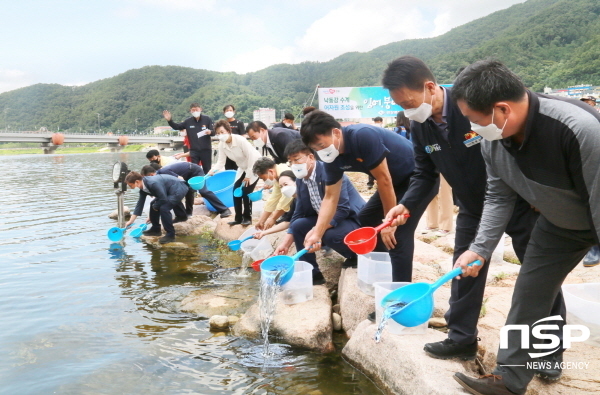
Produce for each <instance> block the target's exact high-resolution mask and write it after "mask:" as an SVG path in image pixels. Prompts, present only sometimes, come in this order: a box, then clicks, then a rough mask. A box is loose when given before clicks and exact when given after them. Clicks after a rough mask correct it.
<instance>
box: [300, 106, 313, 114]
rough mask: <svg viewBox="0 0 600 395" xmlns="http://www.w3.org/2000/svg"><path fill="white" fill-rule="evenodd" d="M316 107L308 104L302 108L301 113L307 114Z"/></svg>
mask: <svg viewBox="0 0 600 395" xmlns="http://www.w3.org/2000/svg"><path fill="white" fill-rule="evenodd" d="M315 110H316V107H313V106H308V107H304V109H303V110H302V115H304V116H306V114H308V113H309V112H311V111H315Z"/></svg>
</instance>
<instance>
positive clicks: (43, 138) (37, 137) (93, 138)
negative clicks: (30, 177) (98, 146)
mask: <svg viewBox="0 0 600 395" xmlns="http://www.w3.org/2000/svg"><path fill="white" fill-rule="evenodd" d="M61 134H62V133H61ZM53 135H54V133H51V132H46V133H27V132H23V133H19V132H0V142H4V143H40V147H41V148H42V149H43V150H44V153H45V154H51V153H53V152H54V151H56V149H57V148H58V147H60V145H54V144H53V142H52V136H53ZM62 135H63V136H64V143H66V144H68V143H106V145H107V147H109V148H110V150H111V151H112V152H116V151H120V150H121V148H122V145H121V144H120V141H119V138H120V137H121V135H109V134H93V133H87V134H77V133H64V134H62ZM124 136H125V137H127V144H148V143H150V144H154V145H156V146H157V147H158V148H159V149H161V148H173V149H179V148H181V147H182V146H183V137H181V136H168V135H167V136H165V135H162V136H161V135H159V136H156V135H143V134H134V135H124Z"/></svg>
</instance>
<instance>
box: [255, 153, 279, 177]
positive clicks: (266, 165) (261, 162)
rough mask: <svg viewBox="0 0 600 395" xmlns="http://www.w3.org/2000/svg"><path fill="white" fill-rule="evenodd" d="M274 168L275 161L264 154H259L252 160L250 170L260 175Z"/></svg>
mask: <svg viewBox="0 0 600 395" xmlns="http://www.w3.org/2000/svg"><path fill="white" fill-rule="evenodd" d="M274 168H275V161H274V160H273V159H271V158H267V157H266V156H261V157H260V158H258V159H257V160H256V162H254V166H252V172H253V173H254V174H256V175H257V176H262V175H263V174H266V173H267V171H268V170H269V169H274Z"/></svg>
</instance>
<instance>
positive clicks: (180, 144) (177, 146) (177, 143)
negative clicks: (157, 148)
mask: <svg viewBox="0 0 600 395" xmlns="http://www.w3.org/2000/svg"><path fill="white" fill-rule="evenodd" d="M171 147H172V148H173V150H175V151H177V150H180V149H181V148H182V147H183V141H173V142H172V143H171Z"/></svg>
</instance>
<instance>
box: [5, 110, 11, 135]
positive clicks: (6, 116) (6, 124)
mask: <svg viewBox="0 0 600 395" xmlns="http://www.w3.org/2000/svg"><path fill="white" fill-rule="evenodd" d="M8 110H10V108H8V107H4V126H5V128H6V130H5V131H6V132H8Z"/></svg>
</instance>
